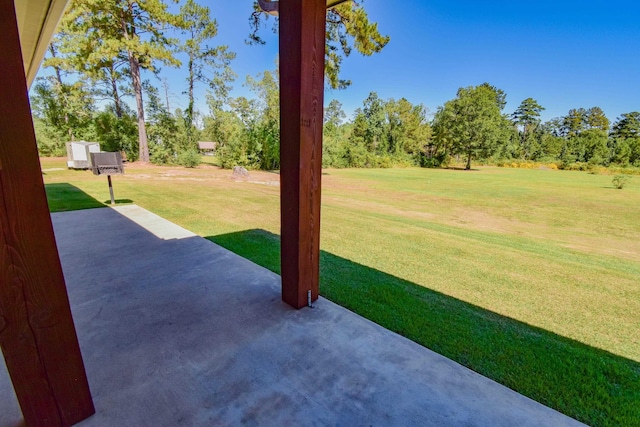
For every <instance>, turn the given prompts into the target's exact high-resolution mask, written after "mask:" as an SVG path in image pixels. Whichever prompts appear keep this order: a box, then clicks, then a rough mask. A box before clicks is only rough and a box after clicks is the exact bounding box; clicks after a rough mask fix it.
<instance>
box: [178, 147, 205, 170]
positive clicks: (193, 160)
mask: <svg viewBox="0 0 640 427" xmlns="http://www.w3.org/2000/svg"><path fill="white" fill-rule="evenodd" d="M201 161H202V159H201V157H200V153H198V152H197V151H196V150H186V151H183V152H182V153H180V154H179V155H178V164H180V165H182V166H184V167H185V168H195V167H196V166H198V165H199V164H200V162H201Z"/></svg>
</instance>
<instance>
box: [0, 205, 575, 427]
mask: <svg viewBox="0 0 640 427" xmlns="http://www.w3.org/2000/svg"><path fill="white" fill-rule="evenodd" d="M52 217H53V222H54V227H55V231H56V237H57V242H58V247H59V251H60V256H61V259H62V264H63V269H64V272H65V277H66V280H67V286H68V290H69V298H70V302H71V308H72V311H73V315H74V319H75V323H76V328H77V331H78V337H79V340H80V346H81V349H82V354H83V356H84V361H85V365H86V369H87V375H88V378H89V383H90V386H91V391H92V394H93V397H94V402H95V406H96V411H97V412H96V414H95V415H94V416H93V417H91V418H89V419H88V420H86V421H84V422H82V423H80V424H79V425H81V426H83V427H92V426H213V425H216V426H218V425H275V426H280V425H310V426H313V425H318V426H326V425H344V426H360V425H362V426H364V425H367V426H368V425H376V426H380V425H384V426H386V425H400V426H409V425H423V426H430V425H433V426H543V425H548V426H577V425H582V424H580V423H578V422H577V421H575V420H573V419H571V418H568V417H566V416H564V415H562V414H560V413H558V412H556V411H553V410H551V409H549V408H547V407H545V406H543V405H540V404H538V403H536V402H534V401H532V400H530V399H528V398H526V397H524V396H522V395H520V394H518V393H516V392H514V391H512V390H510V389H508V388H506V387H503V386H501V385H499V384H497V383H495V382H493V381H491V380H489V379H487V378H485V377H483V376H481V375H478V374H477V373H475V372H472V371H470V370H468V369H466V368H464V367H463V366H461V365H459V364H457V363H454V362H452V361H451V360H449V359H446V358H444V357H442V356H440V355H438V354H436V353H434V352H432V351H430V350H428V349H426V348H424V347H421V346H419V345H418V344H415V343H414V342H412V341H409V340H408V339H405V338H403V337H401V336H399V335H397V334H395V333H392V332H390V331H388V330H386V329H384V328H382V327H380V326H378V325H376V324H374V323H372V322H370V321H368V320H366V319H364V318H362V317H360V316H358V315H356V314H354V313H352V312H350V311H348V310H346V309H344V308H342V307H340V306H337V305H335V304H333V303H331V302H330V301H327V300H325V299H322V298H320V299H319V300H318V302H317V303H316V304H315V308H313V309H311V308H305V309H302V310H299V311H296V310H293V309H291V308H289V307H288V306H287V305H285V304H284V303H282V302H281V300H280V278H279V276H277V275H275V274H273V273H271V272H269V271H267V270H265V269H263V268H261V267H259V266H257V265H255V264H253V263H251V262H249V261H247V260H246V259H243V258H241V257H239V256H237V255H235V254H233V253H231V252H229V251H227V250H225V249H223V248H221V247H219V246H217V245H215V244H213V243H211V242H209V241H207V240H205V239H203V238H201V237H198V236H195V235H194V234H193V233H190V232H189V231H187V230H184V229H183V228H180V227H178V226H176V225H175V224H172V223H170V222H168V221H166V220H164V219H162V218H160V217H158V216H156V215H154V214H152V213H150V212H148V211H146V210H144V209H142V208H140V207H137V206H123V207H116V208H113V209H111V208H102V209H92V210H85V211H75V212H66V213H56V214H53V215H52ZM0 396H1V398H0V426H3V427H5V426H6V427H9V426H10V427H15V426H18V425H21V424H22V421H21V415H20V410H19V408H18V406H17V403H16V400H15V395H14V393H13V389H12V387H11V383H10V382H9V379H8V376H7V373H6V369H5V366H4V364H0Z"/></svg>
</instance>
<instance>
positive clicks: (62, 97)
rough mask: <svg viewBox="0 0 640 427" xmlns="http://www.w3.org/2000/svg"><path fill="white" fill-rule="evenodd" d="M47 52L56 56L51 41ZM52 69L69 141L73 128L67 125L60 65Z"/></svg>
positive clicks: (67, 115)
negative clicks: (54, 73)
mask: <svg viewBox="0 0 640 427" xmlns="http://www.w3.org/2000/svg"><path fill="white" fill-rule="evenodd" d="M49 53H50V54H51V57H52V58H55V57H56V49H55V47H54V45H53V43H51V44H50V45H49ZM53 69H54V70H55V71H56V80H57V81H58V88H59V91H58V94H59V96H60V97H61V101H62V108H64V124H65V125H67V133H68V134H69V140H70V141H74V137H73V129H71V126H69V112H68V110H67V100H66V99H65V97H64V92H63V91H64V85H63V84H62V73H61V72H60V67H58V66H57V65H56V66H54V67H53Z"/></svg>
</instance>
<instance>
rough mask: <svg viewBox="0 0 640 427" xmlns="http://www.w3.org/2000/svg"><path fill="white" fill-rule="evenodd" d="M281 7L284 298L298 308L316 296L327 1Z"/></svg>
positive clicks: (287, 0) (293, 0)
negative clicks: (309, 296) (309, 292)
mask: <svg viewBox="0 0 640 427" xmlns="http://www.w3.org/2000/svg"><path fill="white" fill-rule="evenodd" d="M279 8H280V192H281V197H280V205H281V236H282V238H281V242H282V251H281V253H282V255H281V257H282V258H281V275H282V299H283V300H284V301H285V302H286V303H288V304H290V305H291V306H293V307H295V308H301V307H304V306H306V305H307V292H308V291H309V290H311V294H312V301H315V300H316V299H317V298H318V284H319V265H320V195H321V176H322V124H323V113H324V112H323V99H324V54H325V25H326V22H325V21H326V3H325V1H324V0H305V1H301V0H281V1H280V3H279Z"/></svg>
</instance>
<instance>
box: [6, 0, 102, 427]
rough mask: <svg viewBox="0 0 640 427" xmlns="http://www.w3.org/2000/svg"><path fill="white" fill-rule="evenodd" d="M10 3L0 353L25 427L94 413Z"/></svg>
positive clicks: (68, 421)
mask: <svg viewBox="0 0 640 427" xmlns="http://www.w3.org/2000/svg"><path fill="white" fill-rule="evenodd" d="M15 16H16V15H15V10H14V2H13V0H7V1H4V0H3V1H0V28H2V31H0V46H2V55H0V76H2V78H0V225H1V227H0V347H1V348H2V353H3V355H4V358H5V361H6V365H7V369H8V371H9V375H10V376H11V381H12V383H13V387H14V390H15V392H16V396H17V398H18V402H19V403H20V407H21V409H22V414H23V417H24V420H25V423H26V425H27V426H45V425H46V426H69V425H72V424H75V423H77V422H79V421H81V420H83V419H85V418H87V417H89V416H90V415H92V414H93V413H94V412H95V410H94V407H93V402H92V399H91V393H90V391H89V385H88V383H87V377H86V374H85V370H84V364H83V361H82V356H81V354H80V347H79V345H78V339H77V337H76V332H75V327H74V324H73V319H72V317H71V310H70V308H69V301H68V298H67V291H66V287H65V282H64V277H63V274H62V268H61V266H60V259H59V255H58V250H57V247H56V242H55V238H54V234H53V227H52V224H51V217H50V215H49V209H48V206H47V199H46V195H45V191H44V183H43V181H42V172H41V170H40V162H39V159H38V151H37V148H36V140H35V134H34V130H33V122H32V120H31V111H30V107H29V98H28V96H27V84H26V80H25V74H24V73H25V71H24V68H23V63H22V53H21V49H20V41H19V35H18V27H17V23H16V18H15Z"/></svg>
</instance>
